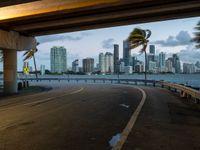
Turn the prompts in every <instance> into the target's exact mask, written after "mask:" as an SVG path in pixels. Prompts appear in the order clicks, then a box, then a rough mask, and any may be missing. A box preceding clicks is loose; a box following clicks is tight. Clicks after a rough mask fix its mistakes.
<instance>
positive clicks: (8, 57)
mask: <svg viewBox="0 0 200 150" xmlns="http://www.w3.org/2000/svg"><path fill="white" fill-rule="evenodd" d="M3 54H4V56H3V57H4V71H3V72H4V93H5V94H14V93H17V51H16V50H4V51H3Z"/></svg>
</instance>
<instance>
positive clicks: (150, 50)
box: [149, 45, 156, 55]
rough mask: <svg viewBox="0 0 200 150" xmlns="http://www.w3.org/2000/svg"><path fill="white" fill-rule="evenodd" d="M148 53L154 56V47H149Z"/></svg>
mask: <svg viewBox="0 0 200 150" xmlns="http://www.w3.org/2000/svg"><path fill="white" fill-rule="evenodd" d="M149 53H150V54H152V55H155V54H156V50H155V45H149Z"/></svg>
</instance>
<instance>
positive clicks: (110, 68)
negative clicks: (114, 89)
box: [105, 52, 114, 73]
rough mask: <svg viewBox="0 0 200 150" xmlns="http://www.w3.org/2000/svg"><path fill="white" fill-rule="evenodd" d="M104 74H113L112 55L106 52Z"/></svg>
mask: <svg viewBox="0 0 200 150" xmlns="http://www.w3.org/2000/svg"><path fill="white" fill-rule="evenodd" d="M105 72H107V73H113V72H114V60H113V54H112V53H109V52H106V54H105Z"/></svg>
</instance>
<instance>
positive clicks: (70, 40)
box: [1, 17, 200, 70]
mask: <svg viewBox="0 0 200 150" xmlns="http://www.w3.org/2000/svg"><path fill="white" fill-rule="evenodd" d="M199 20H200V17H195V18H187V19H179V20H170V21H162V22H152V23H145V24H135V25H128V26H119V27H112V28H102V29H96V30H86V31H80V32H71V33H64V34H54V35H49V36H40V37H37V40H38V41H39V42H40V45H39V46H38V52H37V54H36V60H37V66H38V69H39V67H40V65H41V64H44V65H45V66H46V68H47V69H49V68H50V48H51V47H53V46H64V47H65V48H66V49H67V55H68V56H67V59H68V61H67V63H68V67H71V62H72V61H73V60H75V59H79V60H81V59H83V58H86V57H93V58H95V61H96V63H97V61H98V54H99V53H100V52H113V44H119V46H120V57H122V52H123V49H122V46H123V40H125V39H126V38H127V37H128V35H129V33H130V32H131V31H132V30H133V29H134V28H135V27H139V28H142V29H150V30H151V31H152V35H151V37H150V44H155V46H156V53H159V52H161V51H163V52H165V53H166V54H167V57H168V56H170V55H171V54H172V53H178V55H179V56H180V59H181V61H182V62H196V61H197V60H200V50H197V49H195V46H194V43H191V42H190V40H191V38H192V37H193V33H194V32H195V30H194V27H195V26H196V24H197V22H198V21H199ZM22 54H23V52H18V70H22V64H23V57H22ZM132 54H134V55H138V50H133V51H132ZM139 58H140V59H143V56H142V55H141V56H140V57H139ZM81 62H82V60H81ZM30 65H31V66H33V60H32V59H31V60H30ZM1 69H2V67H1Z"/></svg>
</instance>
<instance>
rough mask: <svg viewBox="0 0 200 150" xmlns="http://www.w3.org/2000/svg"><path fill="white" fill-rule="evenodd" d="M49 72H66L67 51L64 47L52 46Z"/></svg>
mask: <svg viewBox="0 0 200 150" xmlns="http://www.w3.org/2000/svg"><path fill="white" fill-rule="evenodd" d="M50 62H51V72H52V73H63V72H66V71H67V51H66V49H65V48H64V47H62V46H61V47H57V46H54V47H52V48H51V55H50Z"/></svg>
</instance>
